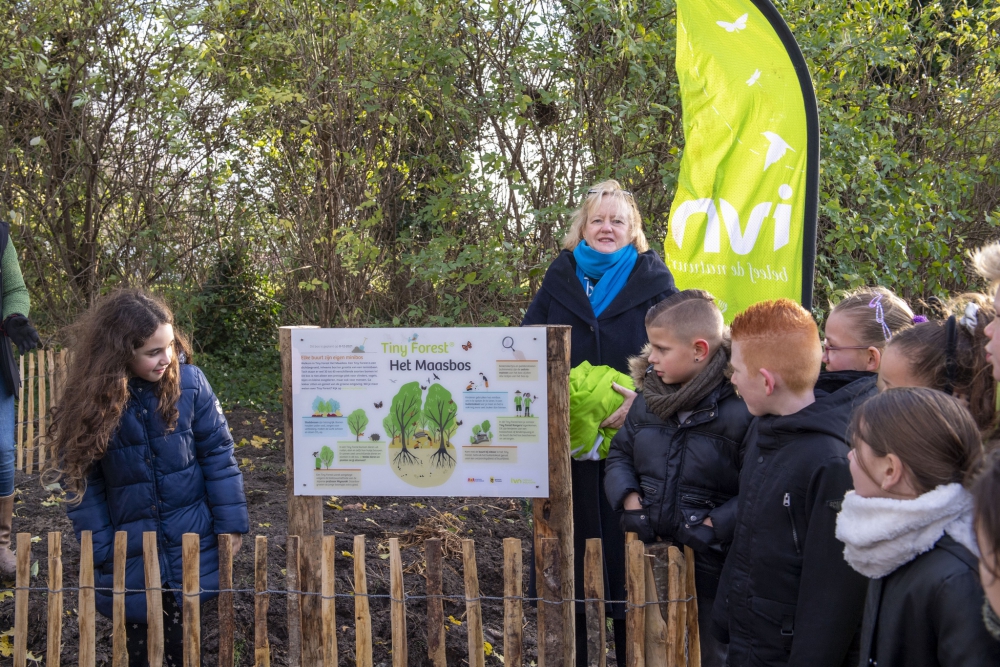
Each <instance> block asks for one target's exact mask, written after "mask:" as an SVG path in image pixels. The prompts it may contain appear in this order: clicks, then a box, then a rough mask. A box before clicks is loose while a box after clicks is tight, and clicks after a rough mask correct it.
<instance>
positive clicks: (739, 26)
mask: <svg viewBox="0 0 1000 667" xmlns="http://www.w3.org/2000/svg"><path fill="white" fill-rule="evenodd" d="M749 16H750V15H749V14H744V15H743V16H741V17H739V18H738V19H736V20H735V21H733V22H732V23H727V22H726V21H716V22H715V25H717V26H719V27H720V28H725V29H726V32H739V31H740V30H743V29H744V28H746V27H747V18H749Z"/></svg>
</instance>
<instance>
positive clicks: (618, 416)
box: [601, 382, 635, 428]
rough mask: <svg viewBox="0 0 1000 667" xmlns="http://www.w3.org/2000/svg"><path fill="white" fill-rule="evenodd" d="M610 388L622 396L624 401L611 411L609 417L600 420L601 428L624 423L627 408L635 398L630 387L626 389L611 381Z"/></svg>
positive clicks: (613, 426)
mask: <svg viewBox="0 0 1000 667" xmlns="http://www.w3.org/2000/svg"><path fill="white" fill-rule="evenodd" d="M611 388H612V389H614V390H615V391H617V392H618V393H619V394H621V395H622V396H624V397H625V402H624V403H622V406H621V407H620V408H618V409H617V410H615V411H614V412H612V413H611V416H610V417H608V418H607V419H605V420H604V421H602V422H601V428H605V427H611V428H621V427H622V424H624V423H625V416H626V415H627V414H628V410H629V408H631V407H632V401H634V400H635V392H634V391H632V390H631V389H626V388H625V387H623V386H621V385H620V384H618V383H616V382H612V383H611Z"/></svg>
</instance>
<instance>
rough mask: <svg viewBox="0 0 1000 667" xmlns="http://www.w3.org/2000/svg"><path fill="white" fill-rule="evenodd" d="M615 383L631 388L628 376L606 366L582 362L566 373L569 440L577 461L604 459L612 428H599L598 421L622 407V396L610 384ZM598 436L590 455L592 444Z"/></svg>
mask: <svg viewBox="0 0 1000 667" xmlns="http://www.w3.org/2000/svg"><path fill="white" fill-rule="evenodd" d="M612 382H615V383H617V384H619V385H621V386H622V387H626V388H627V389H635V384H634V383H633V382H632V378H631V377H629V376H628V375H625V374H624V373H619V372H618V371H616V370H615V369H613V368H611V367H610V366H591V365H590V362H588V361H585V362H583V363H582V364H580V365H579V366H577V367H576V368H574V369H573V370H571V371H570V372H569V442H570V449H571V451H572V454H573V458H575V459H577V460H580V461H593V460H598V459H605V458H607V456H608V449H609V448H610V447H611V439H612V438H614V437H615V433H617V432H618V429H616V428H607V427H605V428H601V422H602V421H604V420H605V419H607V418H608V417H609V416H611V413H613V412H614V411H615V410H617V409H618V408H620V407H621V406H622V403H624V402H625V397H624V396H622V395H621V394H619V393H618V392H617V391H615V390H614V388H613V387H612V386H611V383H612ZM598 436H601V437H602V440H601V442H600V444H599V445H598V446H597V451H596V456H595V455H594V454H595V452H594V443H595V442H597V438H598Z"/></svg>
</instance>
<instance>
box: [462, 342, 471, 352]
mask: <svg viewBox="0 0 1000 667" xmlns="http://www.w3.org/2000/svg"><path fill="white" fill-rule="evenodd" d="M462 349H463V350H465V351H466V352H468V351H469V350H471V349H472V341H471V340H470V341H469V342H468V343H466V344H465V345H463V346H462Z"/></svg>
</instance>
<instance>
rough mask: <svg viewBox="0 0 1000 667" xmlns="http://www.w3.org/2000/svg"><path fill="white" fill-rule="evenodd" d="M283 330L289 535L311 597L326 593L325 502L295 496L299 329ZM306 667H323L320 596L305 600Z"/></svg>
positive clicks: (280, 337)
mask: <svg viewBox="0 0 1000 667" xmlns="http://www.w3.org/2000/svg"><path fill="white" fill-rule="evenodd" d="M315 328H317V327H281V328H280V329H279V331H278V341H279V347H280V350H281V402H282V406H283V412H284V418H285V432H284V436H285V488H286V489H287V492H288V535H289V536H291V535H297V536H298V537H299V585H300V590H302V591H306V592H308V593H322V591H323V585H322V564H323V563H322V555H323V498H322V496H296V495H295V457H294V456H293V454H292V452H293V451H294V439H293V437H292V432H293V426H294V424H295V420H294V418H293V416H292V403H293V401H292V335H293V333H294V331H295V330H296V329H315ZM301 600H302V602H301V606H300V609H301V614H302V623H301V625H300V627H301V628H302V662H301V663H300V664H301V665H302V667H322V665H323V599H322V597H321V596H320V595H303V596H302V597H301Z"/></svg>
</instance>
